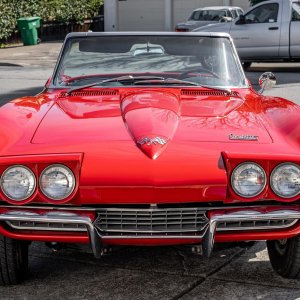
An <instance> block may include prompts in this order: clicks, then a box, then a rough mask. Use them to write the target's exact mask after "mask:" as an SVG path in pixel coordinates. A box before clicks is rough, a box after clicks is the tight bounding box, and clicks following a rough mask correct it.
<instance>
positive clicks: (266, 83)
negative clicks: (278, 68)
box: [258, 72, 277, 94]
mask: <svg viewBox="0 0 300 300" xmlns="http://www.w3.org/2000/svg"><path fill="white" fill-rule="evenodd" d="M258 83H259V86H260V91H259V93H260V94H262V93H263V92H264V91H265V90H270V89H272V88H273V87H274V86H275V85H276V83H277V79H276V77H275V75H274V74H273V73H272V72H265V73H263V74H262V75H261V76H260V77H259V80H258Z"/></svg>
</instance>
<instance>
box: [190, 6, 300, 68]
mask: <svg viewBox="0 0 300 300" xmlns="http://www.w3.org/2000/svg"><path fill="white" fill-rule="evenodd" d="M194 31H206V32H227V33H229V34H230V35H231V36H232V38H233V39H234V43H235V45H236V48H237V51H238V54H239V56H240V59H241V61H242V62H243V64H244V67H245V68H249V67H250V65H251V63H252V62H263V61H266V62H271V61H300V1H299V0H269V1H263V2H261V3H259V4H257V5H255V6H253V7H251V8H250V9H249V10H248V11H247V12H246V13H245V14H244V15H241V16H239V18H237V19H236V20H234V21H233V22H228V23H218V24H212V25H207V26H204V27H200V28H197V29H195V30H194Z"/></svg>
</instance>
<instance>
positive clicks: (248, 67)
mask: <svg viewBox="0 0 300 300" xmlns="http://www.w3.org/2000/svg"><path fill="white" fill-rule="evenodd" d="M251 65H252V62H251V61H244V62H242V66H243V69H244V70H245V71H248V70H249V69H250V67H251Z"/></svg>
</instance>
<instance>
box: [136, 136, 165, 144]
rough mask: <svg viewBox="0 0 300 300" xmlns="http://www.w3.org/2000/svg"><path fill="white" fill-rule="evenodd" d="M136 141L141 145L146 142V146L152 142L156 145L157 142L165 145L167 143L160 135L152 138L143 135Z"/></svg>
mask: <svg viewBox="0 0 300 300" xmlns="http://www.w3.org/2000/svg"><path fill="white" fill-rule="evenodd" d="M136 143H137V144H139V145H141V146H142V145H145V144H147V145H148V146H150V145H152V144H153V145H157V144H159V145H165V144H167V141H166V140H165V139H164V138H162V137H158V136H156V137H154V138H153V139H151V138H149V137H144V138H142V139H140V140H138V141H137V142H136Z"/></svg>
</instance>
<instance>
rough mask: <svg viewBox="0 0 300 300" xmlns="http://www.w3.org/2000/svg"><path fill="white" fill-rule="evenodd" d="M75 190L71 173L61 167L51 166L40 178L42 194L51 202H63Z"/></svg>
mask: <svg viewBox="0 0 300 300" xmlns="http://www.w3.org/2000/svg"><path fill="white" fill-rule="evenodd" d="M74 188H75V176H74V174H73V172H72V171H71V170H70V169H69V168H68V167H66V166H63V165H51V166H49V167H47V168H46V169H45V170H44V171H43V172H42V174H41V176H40V189H41V191H42V193H43V194H44V195H45V196H47V197H48V198H49V199H52V200H63V199H65V198H67V197H68V196H70V195H71V194H72V192H73V191H74Z"/></svg>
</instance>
